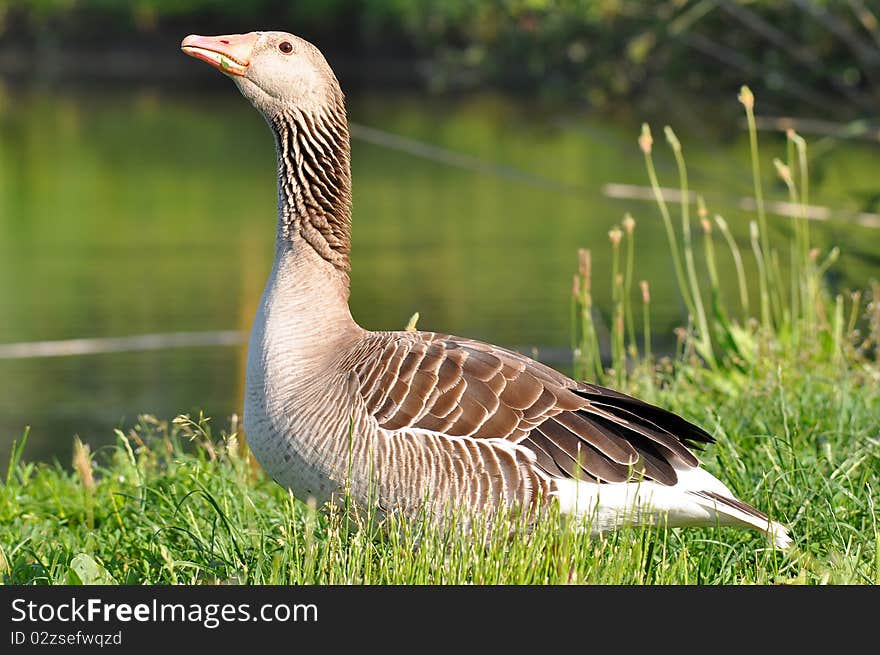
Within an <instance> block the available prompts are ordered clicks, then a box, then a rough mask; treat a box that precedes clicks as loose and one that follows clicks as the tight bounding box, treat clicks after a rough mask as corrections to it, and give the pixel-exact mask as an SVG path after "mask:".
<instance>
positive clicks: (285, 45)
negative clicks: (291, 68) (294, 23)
mask: <svg viewBox="0 0 880 655" xmlns="http://www.w3.org/2000/svg"><path fill="white" fill-rule="evenodd" d="M278 49H279V50H280V51H281V52H283V53H284V54H285V55H289V54H290V53H291V52H293V46H292V45H291V43H290V41H282V42H281V43H279V44H278Z"/></svg>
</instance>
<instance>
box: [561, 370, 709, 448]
mask: <svg viewBox="0 0 880 655" xmlns="http://www.w3.org/2000/svg"><path fill="white" fill-rule="evenodd" d="M575 393H576V394H578V395H579V396H581V397H582V398H585V399H587V400H589V401H590V402H595V403H601V404H602V405H606V406H608V407H609V408H619V409H621V410H623V411H625V412H626V413H627V416H639V417H642V418H644V419H646V421H647V422H648V424H649V426H650V427H652V428H660V429H662V430H663V431H664V432H668V433H670V434H672V435H675V436H676V437H678V439H679V440H680V441H681V442H682V443H683V444H684V445H685V446H687V447H689V448H696V449H698V450H703V448H704V445H705V444H713V443H715V437H713V436H712V435H711V434H709V433H708V432H706V430H704V429H703V428H701V427H700V426H699V425H696V424H695V423H691V422H690V421H688V420H687V419H685V418H682V417H681V416H679V415H678V414H676V413H674V412H671V411H669V410H668V409H663V408H662V407H658V406H657V405H651V404H650V403H646V402H645V401H643V400H639V399H638V398H633V397H632V396H627V395H626V394H623V393H620V392H619V391H614V390H613V389H606V388H605V387H599V386H596V385H592V384H582V385H581V386H580V387H579V388H578V389H576V390H575Z"/></svg>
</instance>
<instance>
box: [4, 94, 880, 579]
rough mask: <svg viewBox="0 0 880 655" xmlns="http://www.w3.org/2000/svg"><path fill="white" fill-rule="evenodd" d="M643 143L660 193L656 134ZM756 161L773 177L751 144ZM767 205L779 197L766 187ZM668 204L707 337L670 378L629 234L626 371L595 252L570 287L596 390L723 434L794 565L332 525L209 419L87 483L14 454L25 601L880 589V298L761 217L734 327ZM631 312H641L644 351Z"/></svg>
mask: <svg viewBox="0 0 880 655" xmlns="http://www.w3.org/2000/svg"><path fill="white" fill-rule="evenodd" d="M744 104H745V103H744ZM747 109H748V110H750V107H748V106H747ZM667 139H668V141H669V142H670V145H671V146H672V147H673V149H674V151H675V153H676V159H677V162H678V169H679V174H680V184H681V186H682V190H683V192H686V191H687V190H688V188H687V177H686V168H685V165H684V159H683V157H682V156H681V144H680V143H678V140H677V139H676V138H675V135H674V133H672V131H671V130H667ZM798 139H799V137H797V135H789V140H790V143H791V144H793V145H792V147H791V148H790V153H789V155H790V156H789V163H788V164H785V165H783V166H780V165H777V169H778V170H780V171H781V174H782V175H783V177H784V178H785V183H786V186H787V187H788V189H789V193H790V197H791V198H792V200H793V201H800V202H802V203H804V204H805V203H806V165H805V164H804V163H803V162H805V161H806V157H805V155H804V150H803V148H804V147H805V146H804V144H803V143H802V142H801V141H798ZM640 144H641V145H642V149H643V152H644V153H645V157H646V165H647V167H648V171H649V177H650V178H651V182H652V186H654V187H655V189H658V188H659V182H658V180H657V179H656V174H655V173H654V171H653V164H652V162H651V147H652V142H651V141H650V131H649V130H647V128H646V130H645V131H644V132H643V135H642V139H641V140H640ZM795 145H796V146H797V148H798V153H797V155H798V156H797V157H795V150H794V146H795ZM753 153H754V155H755V156H754V158H753V162H754V161H757V144H756V141H754V140H753ZM780 164H781V162H780ZM786 167H787V168H786ZM754 170H755V171H756V173H755V174H756V176H757V175H758V174H759V172H758V170H757V167H754ZM796 182H799V183H800V187H796V186H795V184H796ZM756 189H757V190H758V191H757V193H758V194H759V197H760V194H761V191H760V186H759V185H758V183H757V182H756ZM657 200H658V208H659V210H660V212H661V217H662V219H663V221H664V223H665V225H666V228H667V235H668V237H669V246H670V250H671V252H672V253H673V254H674V260H675V272H676V275H677V278H678V282H679V285H680V289H681V294H682V299H683V301H684V302H685V304H686V305H687V306H688V307H689V308H690V309H691V312H692V316H695V319H694V320H693V321H692V324H691V325H690V326H689V327H688V328H687V329H683V330H682V331H681V334H680V341H679V348H678V351H677V352H676V353H675V355H674V356H673V357H667V358H664V359H661V360H659V361H656V360H655V359H654V357H653V356H652V355H651V349H650V312H649V309H650V298H649V293H648V292H647V289H645V290H644V292H642V290H641V287H642V285H638V288H637V285H634V284H633V281H634V276H635V275H636V271H635V267H634V256H633V255H634V248H635V237H634V233H635V224H634V222H633V221H632V219H627V220H625V221H624V223H623V230H620V229H615V230H612V234H611V235H610V236H611V246H612V249H613V257H612V262H613V264H612V269H613V270H612V271H611V275H610V283H611V284H612V285H613V294H612V298H613V303H614V307H613V309H612V313H611V316H612V318H611V321H610V323H611V325H610V327H609V329H608V334H609V336H610V340H611V353H612V362H611V368H610V369H609V368H606V367H605V366H604V364H603V362H602V361H601V359H600V357H599V352H600V348H599V342H598V338H597V333H598V330H597V327H596V326H597V324H598V323H599V322H600V321H601V317H600V316H598V313H597V312H596V310H595V308H594V306H593V304H592V300H591V284H592V271H591V266H590V256H589V252H587V251H582V252H581V253H580V262H579V263H580V265H579V270H578V275H577V276H576V277H575V284H574V288H573V303H572V308H573V311H572V317H573V327H574V328H575V329H574V334H575V346H576V353H577V354H578V359H577V361H576V364H577V366H578V367H579V369H580V371H581V372H582V373H583V374H584V376H586V377H590V378H597V379H599V380H603V381H605V382H606V383H608V384H612V385H613V386H616V387H618V388H621V389H623V390H626V391H629V392H631V393H634V394H636V395H638V396H640V397H642V398H644V399H645V400H647V401H649V402H653V403H656V404H659V405H662V406H664V407H667V408H669V409H671V410H673V411H675V412H678V413H680V414H682V415H684V416H686V417H687V418H689V419H691V420H694V421H696V422H697V423H699V424H701V425H703V426H704V427H706V428H707V429H708V430H709V431H710V432H712V433H714V434H715V435H716V437H717V438H718V443H717V444H715V445H713V446H711V447H709V448H708V449H707V450H706V451H705V452H704V453H702V459H703V462H704V465H705V467H706V468H707V469H708V470H709V471H710V472H712V473H713V474H715V475H716V476H717V477H719V478H720V479H721V480H723V481H724V482H725V483H726V484H727V485H728V486H729V487H730V488H731V489H732V490H733V491H734V493H735V494H736V495H737V496H738V497H740V498H741V499H742V500H744V501H746V502H748V503H750V504H752V505H754V506H755V507H758V508H759V509H761V510H763V511H764V512H766V513H767V514H769V515H770V516H771V517H772V518H774V519H775V520H777V521H780V522H782V523H784V524H786V525H788V526H789V527H790V529H791V534H792V537H793V538H794V541H795V546H794V548H792V549H791V550H789V551H786V552H784V553H783V552H780V551H776V550H774V549H772V548H770V547H769V546H768V544H767V542H766V541H765V540H764V538H763V537H762V536H761V535H758V534H756V533H753V532H745V531H739V530H734V529H731V528H700V529H693V528H691V529H686V530H684V529H681V530H680V529H666V528H639V529H621V530H618V531H615V532H613V533H610V534H606V535H605V536H603V537H602V538H595V539H594V538H591V537H589V536H588V535H587V534H584V533H583V532H578V531H577V530H575V529H572V526H567V525H565V524H564V522H563V521H562V520H561V519H560V517H558V516H556V515H555V514H554V513H553V512H552V511H550V512H549V513H548V514H547V515H546V516H544V517H542V520H540V521H538V522H537V523H536V524H535V525H534V526H533V529H531V530H530V531H524V530H521V529H518V528H517V527H516V526H517V524H515V523H513V522H511V523H509V524H507V525H502V526H501V530H500V531H499V532H496V534H495V535H494V536H490V537H485V536H478V537H477V538H467V537H463V536H461V535H459V534H456V533H445V534H444V533H441V532H439V531H437V530H435V529H432V528H429V527H425V526H422V525H419V524H418V523H417V522H410V523H408V522H405V521H400V520H390V521H389V524H388V525H386V526H382V527H380V528H378V529H376V527H375V526H373V525H372V523H370V522H368V521H363V520H361V517H360V516H358V515H357V514H356V513H355V512H354V511H353V510H351V509H350V506H349V504H348V503H341V504H339V505H334V506H332V507H331V508H329V509H327V510H326V511H323V508H322V510H318V509H316V508H314V507H309V506H307V505H306V504H303V503H302V502H300V501H299V500H296V499H294V498H292V497H291V496H290V495H289V494H288V493H287V492H286V491H285V490H283V489H282V488H280V487H279V486H278V485H276V484H275V483H274V482H272V481H271V480H270V479H268V478H267V477H266V475H265V474H264V473H263V472H262V470H261V469H260V468H259V467H258V466H257V465H256V464H255V463H253V462H252V461H251V459H250V458H249V457H248V455H247V454H246V449H244V448H243V447H242V445H241V444H240V442H239V437H238V434H237V423H236V422H235V421H234V422H233V424H232V425H231V426H229V429H228V430H226V431H221V432H220V434H212V428H211V423H210V422H209V421H208V420H207V419H204V418H203V417H200V418H198V419H195V420H192V419H190V418H188V417H178V419H175V421H173V422H172V423H170V424H169V423H165V422H162V421H159V420H156V419H155V418H151V417H142V418H141V420H140V421H139V423H138V425H137V426H136V427H134V428H133V429H131V430H130V431H129V432H128V433H127V434H124V433H122V432H118V433H117V442H116V444H115V445H114V446H111V447H106V448H102V449H100V450H99V451H98V452H96V453H94V454H92V453H91V452H90V450H89V447H88V446H87V445H84V444H81V443H80V442H79V441H78V440H77V441H76V442H75V444H74V457H73V462H72V467H68V466H65V465H62V464H60V463H55V464H47V463H34V462H29V461H28V460H27V458H26V443H25V440H24V439H23V440H22V441H21V442H20V444H19V447H16V448H13V453H12V455H11V458H10V462H9V466H8V469H7V474H6V476H5V481H3V482H2V484H0V575H2V576H3V580H4V581H5V582H6V583H12V584H27V583H35V584H56V583H65V582H70V583H88V582H102V583H119V584H180V583H202V584H212V583H246V584H339V583H345V584H348V583H355V584H357V583H374V584H375V583H378V584H386V583H394V584H462V583H475V584H496V583H506V584H556V583H590V584H785V583H791V584H804V583H806V584H811V583H846V584H877V583H880V525H878V511H877V503H878V501H880V496H878V489H880V366H878V362H877V357H876V353H877V349H878V347H880V285H878V284H876V283H875V284H874V285H873V288H872V289H871V291H870V302H866V301H867V300H869V298H866V297H863V296H862V294H858V293H857V294H852V295H851V296H849V298H848V300H847V297H845V296H844V295H842V294H838V295H837V296H833V297H832V295H831V294H830V293H829V291H828V290H827V288H826V287H825V284H824V274H825V272H826V270H827V268H828V266H829V265H830V264H831V263H832V262H833V258H834V257H835V256H836V255H834V252H835V251H833V250H832V251H831V253H829V254H827V255H825V256H824V257H822V256H821V254H820V253H814V252H813V250H811V248H810V243H809V232H808V229H807V225H806V221H803V220H801V219H794V221H793V239H792V242H791V252H790V253H788V256H789V259H790V265H789V268H788V269H787V270H786V269H783V267H781V266H780V261H782V255H780V253H779V252H778V251H776V250H770V249H769V246H768V244H767V239H766V238H765V234H764V231H765V230H766V226H765V225H764V223H765V219H764V218H762V219H761V220H760V221H759V222H756V223H754V224H753V230H752V254H753V256H754V257H755V261H754V262H749V263H750V265H757V266H763V268H762V270H761V275H762V283H761V285H760V293H761V303H760V312H761V315H760V319H758V318H754V317H752V316H750V314H749V310H748V308H749V306H750V304H749V301H748V291H747V289H746V288H745V286H744V284H743V283H741V284H740V289H739V297H738V298H736V299H734V300H733V302H730V303H729V305H733V306H736V307H738V309H736V310H735V311H734V310H733V309H731V308H730V307H728V303H725V300H730V299H725V298H723V297H722V296H721V294H720V291H719V287H718V276H719V269H720V268H721V266H720V264H719V261H720V257H718V260H719V261H716V255H715V250H714V242H713V238H714V237H713V235H712V233H711V223H709V221H708V218H707V216H708V212H707V210H706V208H705V205H704V203H702V202H700V203H698V207H699V211H698V216H699V218H700V220H701V225H702V227H703V237H704V244H705V247H704V250H703V253H704V255H703V258H702V259H703V260H702V261H698V258H697V257H696V256H695V252H694V248H693V242H692V236H691V232H690V230H691V227H690V216H689V212H688V208H687V207H686V206H683V207H682V212H681V233H682V239H683V240H682V243H681V244H679V242H678V238H679V237H678V235H677V233H676V230H675V228H674V226H673V223H672V217H671V214H670V212H669V209H668V207H667V206H666V205H665V203H664V200H663V198H662V197H661V195H660V194H659V193H658V195H657ZM716 223H717V225H718V226H719V228H720V229H721V235H722V236H723V238H724V241H723V242H722V241H721V240H719V241H718V243H719V245H718V247H719V249H721V245H720V244H722V243H724V244H725V246H726V247H727V248H728V250H729V251H730V256H731V258H732V260H733V261H735V263H736V268H737V276H738V278H739V279H740V280H741V279H742V278H743V276H742V274H741V268H742V266H743V265H744V257H743V256H742V253H740V252H739V246H738V245H737V244H736V242H735V241H734V240H733V239H732V238H731V236H730V233H729V231H728V230H727V227H726V223H725V222H724V220H723V219H721V218H720V217H718V218H717V219H716ZM682 261H684V264H682ZM700 266H703V267H705V269H706V272H705V273H702V272H701V271H702V268H700ZM621 269H622V270H621ZM705 278H708V280H709V288H708V289H704V288H702V286H701V281H703V282H705ZM633 294H639V295H641V297H642V306H641V309H640V311H641V313H642V319H643V321H642V322H641V324H642V325H643V326H644V327H643V329H642V335H641V336H642V339H641V342H640V343H639V341H638V339H637V334H636V328H635V326H636V325H639V324H640V322H639V321H638V320H636V319H635V317H634V309H633V306H634V305H637V303H635V302H634V301H633ZM704 296H705V298H704ZM847 302H848V307H847ZM737 316H738V318H739V320H737V318H736V317H737ZM415 318H416V317H413V319H411V322H414V320H415ZM640 352H641V354H640Z"/></svg>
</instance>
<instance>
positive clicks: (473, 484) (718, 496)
mask: <svg viewBox="0 0 880 655" xmlns="http://www.w3.org/2000/svg"><path fill="white" fill-rule="evenodd" d="M182 47H183V49H184V51H186V52H187V53H188V54H191V55H193V56H196V57H198V58H200V59H203V60H205V61H208V62H209V63H212V64H213V65H215V66H217V67H218V68H220V69H221V70H223V71H224V72H225V73H227V74H228V75H229V76H230V77H231V78H232V79H233V80H234V81H235V82H236V83H237V85H238V86H239V89H240V90H241V92H242V93H243V95H245V97H247V98H248V99H249V100H251V102H252V103H253V104H254V105H255V107H256V108H257V109H258V110H260V112H261V113H262V114H263V115H264V117H265V118H266V120H267V122H268V124H269V125H270V127H271V128H272V131H273V134H274V135H275V141H276V154H277V157H278V205H279V212H278V223H277V225H278V227H277V233H276V234H277V238H276V246H275V259H274V264H273V267H272V272H271V274H270V276H269V280H268V282H267V284H266V287H265V290H264V292H263V296H262V298H261V301H260V305H259V308H258V310H257V314H256V317H255V320H254V324H253V328H252V331H251V336H250V342H249V346H248V360H247V373H246V386H245V407H244V427H245V432H246V436H247V440H248V443H249V445H250V447H251V450H252V451H253V453H254V455H255V457H256V458H257V460H258V461H259V462H260V464H261V465H262V466H263V468H264V469H265V470H266V471H267V473H268V474H269V475H270V476H272V478H273V479H275V480H276V481H277V482H278V483H279V484H281V485H283V486H285V487H288V488H290V489H291V490H292V491H293V493H294V494H295V495H296V496H297V497H299V498H302V499H307V498H314V499H315V500H316V501H318V502H324V501H327V500H330V499H331V497H333V495H334V494H336V493H338V492H339V491H341V490H342V489H346V490H347V491H348V492H349V493H350V494H351V496H352V497H353V498H354V499H355V500H357V501H358V502H359V503H362V504H365V505H366V504H369V505H372V506H374V507H376V508H378V509H379V510H380V511H382V512H402V513H404V514H407V515H411V514H415V513H417V512H424V510H425V508H429V514H430V513H431V512H433V513H434V514H435V515H436V516H437V517H438V518H439V517H440V516H441V515H443V514H444V513H445V512H447V511H448V510H449V509H450V508H459V509H462V510H464V511H465V512H466V513H471V514H473V513H479V514H481V515H485V516H491V515H492V514H493V513H494V512H497V511H498V510H501V509H514V508H532V509H535V508H537V509H540V508H544V507H546V506H547V505H548V504H550V503H557V504H558V507H559V509H560V510H561V512H562V513H564V514H569V515H573V516H576V517H581V518H583V519H585V522H586V523H585V524H586V525H588V526H589V529H590V530H592V531H593V532H596V533H598V532H602V531H605V530H610V529H614V528H617V527H619V526H621V525H645V524H650V525H654V524H665V525H668V526H679V525H682V526H684V525H722V526H737V527H745V528H751V529H756V530H759V531H761V532H764V533H765V534H767V535H768V536H769V537H770V538H771V539H772V540H773V542H774V543H775V544H776V546H778V547H786V546H788V545H789V544H790V543H791V541H790V538H789V537H788V533H787V530H786V529H785V527H783V526H782V525H781V524H779V523H776V522H775V521H772V520H770V519H769V518H768V517H767V516H766V515H764V514H763V513H762V512H760V511H758V510H756V509H754V508H753V507H750V506H749V505H747V504H745V503H743V502H742V501H740V500H738V499H737V498H736V497H735V496H734V494H733V493H732V492H731V491H730V490H729V489H728V488H727V487H726V486H725V485H724V484H723V483H722V482H720V481H719V480H718V479H717V478H715V477H714V476H712V475H711V474H710V473H708V472H707V471H706V470H705V469H703V468H702V467H701V466H700V463H699V461H698V459H697V457H696V456H695V454H694V452H693V451H694V449H697V448H701V447H702V446H704V445H706V444H710V443H712V442H713V439H712V437H711V436H710V435H709V434H708V433H707V432H705V431H704V430H703V429H701V428H700V427H698V426H696V425H694V424H692V423H690V422H688V421H687V420H685V419H683V418H681V417H680V416H677V415H676V414H673V413H671V412H669V411H667V410H664V409H662V408H659V407H656V406H653V405H650V404H648V403H645V402H643V401H640V400H638V399H636V398H633V397H631V396H628V395H625V394H622V393H619V392H617V391H614V390H611V389H607V388H604V387H601V386H598V385H594V384H590V383H587V382H582V381H577V380H574V379H571V378H570V377H568V376H565V375H563V374H561V373H559V372H558V371H556V370H554V369H552V368H550V367H548V366H545V365H543V364H541V363H539V362H537V361H535V360H533V359H531V358H529V357H526V356H525V355H522V354H520V353H518V352H514V351H511V350H506V349H504V348H500V347H497V346H493V345H490V344H486V343H483V342H480V341H475V340H472V339H467V338H462V337H457V336H452V335H446V334H437V333H433V332H420V331H399V332H373V331H368V330H365V329H363V328H361V327H360V326H359V325H358V324H357V323H356V322H355V321H354V319H353V318H352V316H351V313H350V311H349V306H348V292H349V264H348V253H349V243H350V221H351V196H350V184H351V182H350V166H349V139H348V131H347V122H346V115H345V108H344V102H343V96H342V93H341V91H340V90H339V85H338V82H337V81H336V78H335V76H334V75H333V73H332V71H331V70H330V67H329V66H328V65H327V63H326V61H325V60H324V58H323V56H322V55H321V53H320V52H319V51H318V50H317V48H315V47H314V46H312V45H311V44H309V43H307V42H305V41H303V40H302V39H299V38H297V37H295V36H293V35H290V34H286V33H284V32H252V33H249V34H245V35H227V36H222V37H201V36H190V37H187V38H186V39H185V40H184V41H183V44H182ZM224 61H226V62H231V63H227V64H225V65H224V63H223V62H224ZM528 516H532V517H539V516H541V513H540V512H530V513H528ZM536 520H538V519H536Z"/></svg>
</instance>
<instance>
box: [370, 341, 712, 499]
mask: <svg viewBox="0 0 880 655" xmlns="http://www.w3.org/2000/svg"><path fill="white" fill-rule="evenodd" d="M353 362H354V368H355V370H356V372H357V374H358V379H359V380H360V393H361V396H362V397H363V399H364V402H365V405H366V407H367V410H368V411H369V412H370V413H371V414H372V415H373V416H374V417H375V418H376V420H377V422H378V423H379V425H381V426H382V427H384V428H386V429H389V430H398V429H402V428H421V429H425V430H432V431H436V432H442V433H445V434H449V435H454V436H469V437H473V438H474V439H492V438H494V439H499V438H500V439H509V440H511V441H515V442H517V443H519V444H520V445H522V446H525V447H526V448H529V449H531V450H532V452H534V454H535V462H536V464H537V467H538V468H540V469H541V470H543V471H544V472H545V473H547V474H548V475H550V476H554V477H581V478H585V479H595V480H598V481H601V482H622V481H626V480H634V479H639V478H641V477H645V478H648V479H651V480H656V481H658V482H661V483H663V484H667V485H671V484H675V482H676V481H677V476H676V473H675V469H674V467H673V464H674V463H676V462H678V463H683V464H686V465H689V466H696V465H697V463H698V460H697V458H696V457H695V456H694V454H693V453H692V452H691V450H690V448H694V447H700V446H701V445H702V444H706V443H712V442H713V439H712V437H711V436H710V435H709V434H708V433H706V432H705V431H704V430H702V429H701V428H699V427H698V426H696V425H694V424H692V423H689V422H688V421H686V420H685V419H683V418H681V417H680V416H677V415H676V414H673V413H672V412H669V411H667V410H665V409H662V408H660V407H656V406H653V405H650V404H648V403H645V402H643V401H641V400H638V399H636V398H632V397H631V396H627V395H625V394H622V393H620V392H617V391H614V390H612V389H606V388H604V387H600V386H597V385H593V384H589V383H586V382H577V381H575V380H572V379H570V378H568V377H566V376H565V375H563V374H562V373H560V372H558V371H556V370H554V369H552V368H550V367H548V366H545V365H544V364H541V363H540V362H536V361H534V360H532V359H530V358H528V357H526V356H525V355H522V354H521V353H517V352H514V351H510V350H505V349H503V348H498V347H495V346H490V345H489V344H485V343H482V342H479V341H473V340H470V339H461V338H458V337H451V336H447V335H439V334H433V333H430V332H377V333H372V334H370V335H369V336H368V337H367V338H365V339H364V341H363V343H362V345H361V347H360V348H359V349H358V351H357V352H356V353H354V355H353ZM481 445H482V444H474V447H479V446H481ZM468 447H471V446H468Z"/></svg>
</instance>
